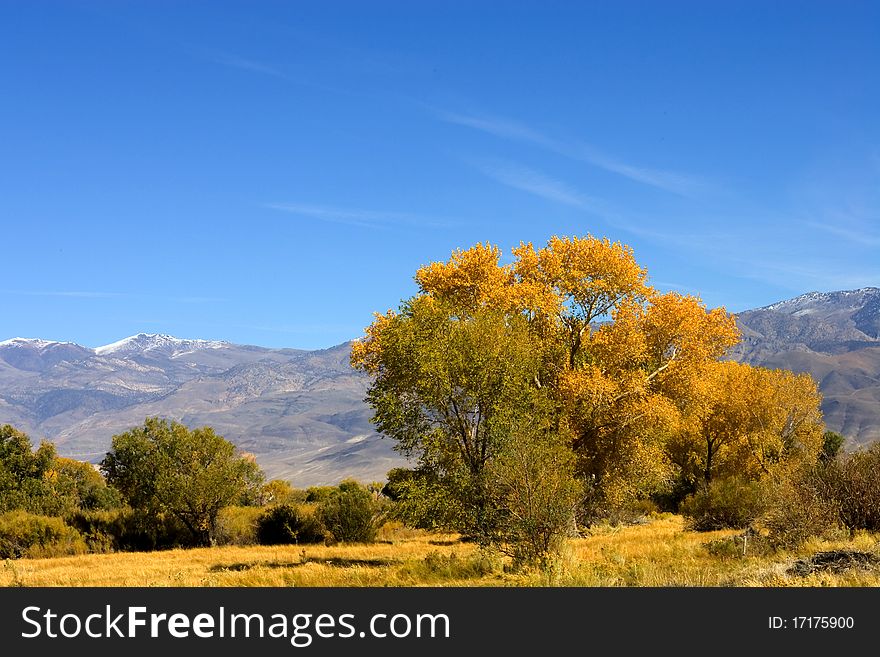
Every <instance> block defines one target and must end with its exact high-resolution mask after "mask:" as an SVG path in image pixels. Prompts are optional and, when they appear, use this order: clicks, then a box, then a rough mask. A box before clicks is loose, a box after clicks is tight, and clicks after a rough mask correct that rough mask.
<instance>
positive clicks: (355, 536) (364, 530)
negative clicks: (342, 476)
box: [315, 481, 382, 543]
mask: <svg viewBox="0 0 880 657" xmlns="http://www.w3.org/2000/svg"><path fill="white" fill-rule="evenodd" d="M315 515H316V516H317V519H318V520H319V521H320V522H321V524H322V525H324V527H325V528H326V529H327V531H328V532H329V533H330V534H331V536H332V537H333V539H334V540H336V541H343V542H347V543H352V542H356V543H372V542H373V541H375V540H376V532H377V531H378V528H379V524H380V520H381V516H382V514H381V508H380V504H379V502H378V501H377V500H376V499H375V498H374V497H373V494H372V493H371V492H370V491H369V490H367V489H366V488H365V487H364V486H361V485H360V484H359V483H357V482H355V481H344V482H342V483H341V484H339V486H337V487H336V488H335V489H334V490H333V491H331V493H330V494H329V495H328V496H327V497H326V498H325V499H324V500H323V501H321V502H320V503H319V504H318V509H317V511H316V514H315Z"/></svg>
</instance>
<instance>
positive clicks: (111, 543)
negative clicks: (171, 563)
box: [69, 506, 192, 552]
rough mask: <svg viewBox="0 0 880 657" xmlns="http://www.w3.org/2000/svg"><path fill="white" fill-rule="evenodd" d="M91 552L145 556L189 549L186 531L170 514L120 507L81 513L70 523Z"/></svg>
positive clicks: (188, 534)
mask: <svg viewBox="0 0 880 657" xmlns="http://www.w3.org/2000/svg"><path fill="white" fill-rule="evenodd" d="M69 522H70V524H71V525H72V526H73V527H75V528H76V529H77V530H78V531H79V532H80V534H81V535H82V536H83V537H84V539H85V541H86V544H87V545H88V546H89V551H91V552H119V551H122V552H148V551H151V550H167V549H171V548H177V547H183V546H186V545H189V544H190V543H191V541H192V537H191V535H190V532H189V530H188V529H187V528H186V527H185V526H184V525H183V524H182V523H181V522H180V521H179V520H177V518H175V517H174V516H172V515H170V514H165V513H160V514H152V513H148V512H145V511H140V510H136V509H132V508H131V507H127V506H126V507H122V508H118V509H111V510H106V511H103V510H97V511H80V512H77V513H75V514H73V516H71V518H70V519H69Z"/></svg>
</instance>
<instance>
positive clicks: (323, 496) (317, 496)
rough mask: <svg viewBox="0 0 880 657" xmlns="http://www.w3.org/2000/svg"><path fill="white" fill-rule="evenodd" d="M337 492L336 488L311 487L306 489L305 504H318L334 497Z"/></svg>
mask: <svg viewBox="0 0 880 657" xmlns="http://www.w3.org/2000/svg"><path fill="white" fill-rule="evenodd" d="M335 492H336V487H335V486H311V487H309V488H307V489H306V497H305V500H304V501H305V502H308V503H309V504H317V503H319V502H323V501H324V500H327V499H329V498H330V497H332V496H333V495H334V494H335Z"/></svg>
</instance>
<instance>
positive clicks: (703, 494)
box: [680, 477, 767, 532]
mask: <svg viewBox="0 0 880 657" xmlns="http://www.w3.org/2000/svg"><path fill="white" fill-rule="evenodd" d="M766 508H767V500H766V495H765V490H764V486H763V485H762V484H761V483H760V482H755V481H748V482H747V481H742V480H741V479H738V478H735V477H729V478H725V479H718V480H715V481H712V482H711V483H710V484H709V485H708V486H705V487H703V488H702V489H700V490H699V491H697V492H696V493H694V494H693V495H691V496H689V497H687V498H685V500H684V502H682V504H681V508H680V511H681V514H682V515H683V516H684V517H685V519H686V520H687V524H688V528H689V529H692V530H694V531H698V532H706V531H713V530H716V529H745V528H746V527H748V526H749V525H750V524H751V523H752V522H753V521H754V520H756V519H757V518H758V517H760V516H761V514H762V513H763V512H764V511H765V510H766Z"/></svg>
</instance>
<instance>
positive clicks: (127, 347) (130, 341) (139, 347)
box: [95, 333, 229, 357]
mask: <svg viewBox="0 0 880 657" xmlns="http://www.w3.org/2000/svg"><path fill="white" fill-rule="evenodd" d="M227 346H229V343H228V342H223V341H220V340H184V339H181V338H175V337H174V336H171V335H165V334H164V333H138V334H137V335H132V336H130V337H127V338H124V339H122V340H119V341H118V342H113V343H111V344H107V345H104V346H103V347H98V348H97V349H95V353H96V354H97V355H99V356H111V355H112V356H117V357H125V356H128V355H132V354H138V353H145V352H151V351H153V352H159V353H162V354H164V355H167V356H172V357H174V356H179V355H181V354H185V353H190V352H192V351H197V350H200V349H222V348H223V347H227Z"/></svg>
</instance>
